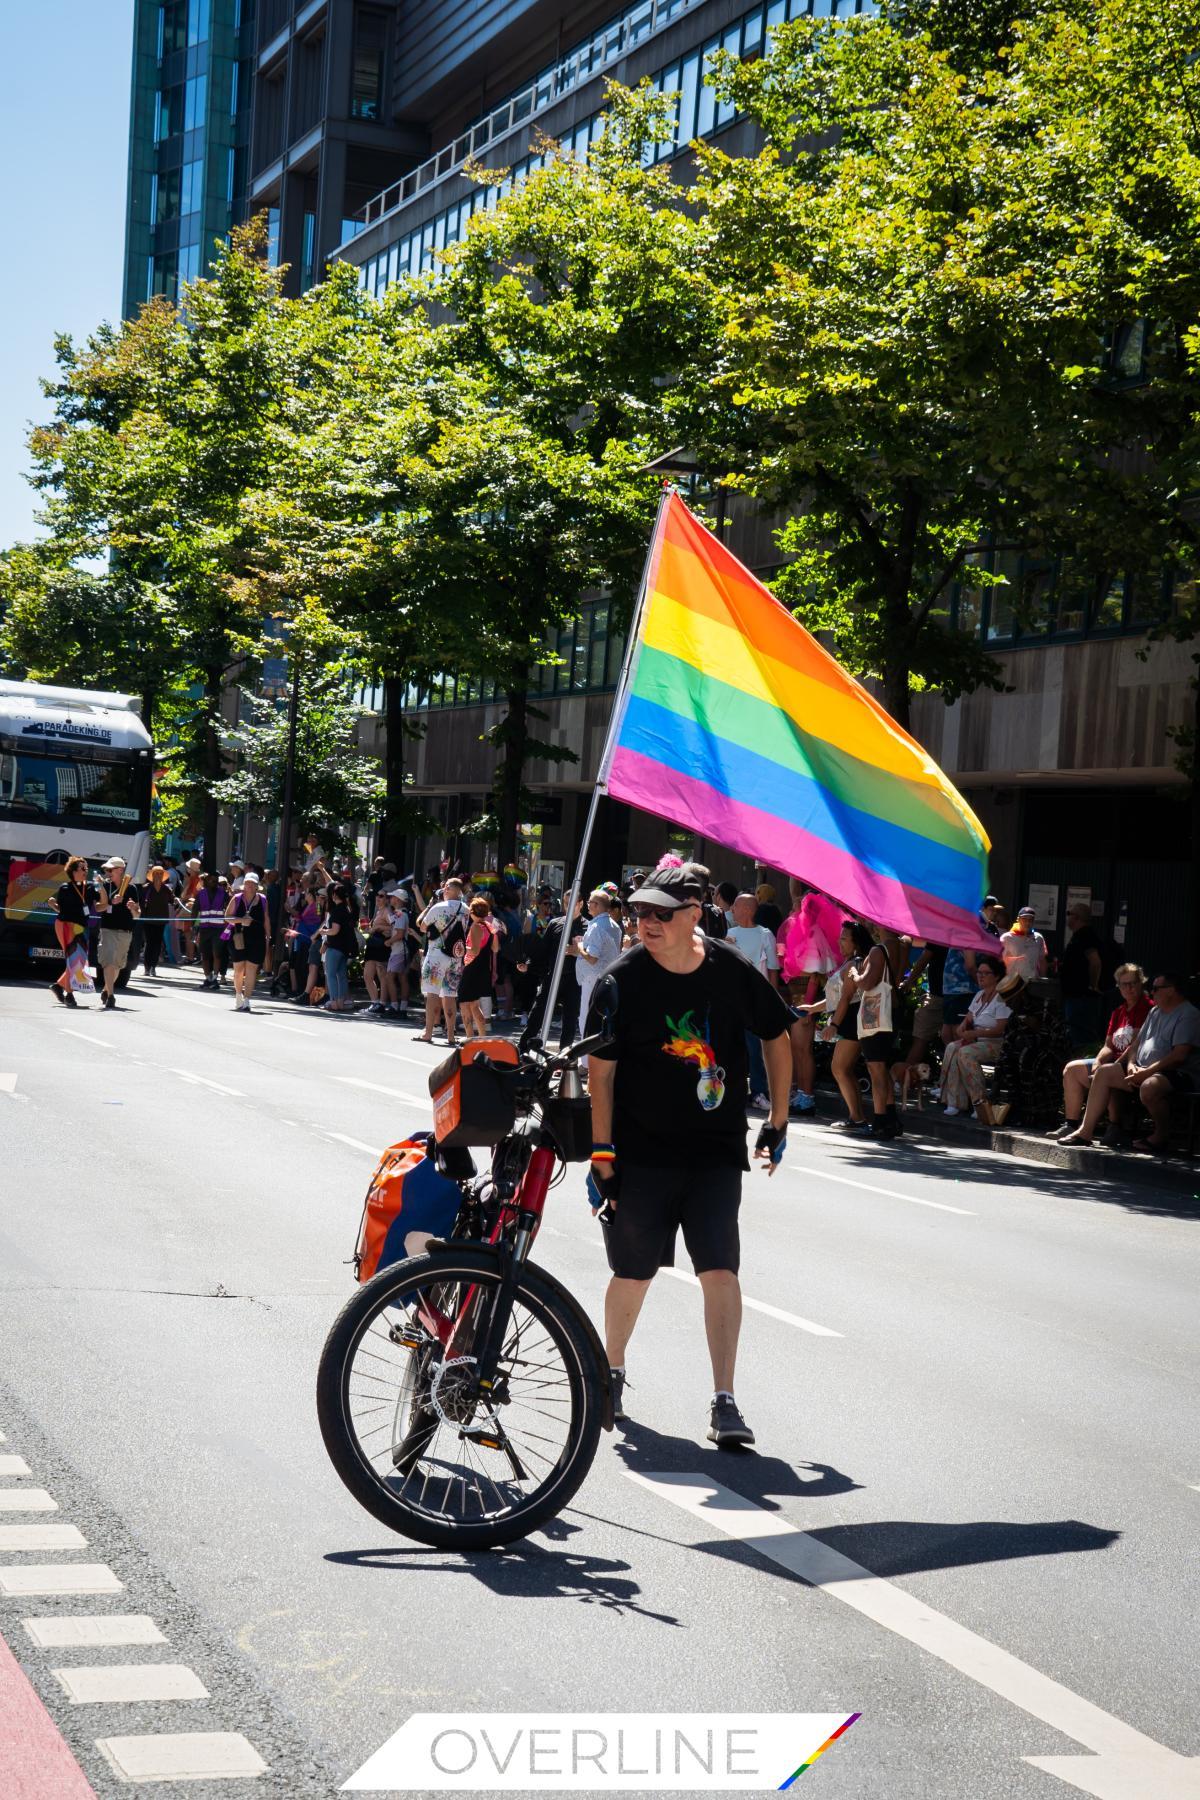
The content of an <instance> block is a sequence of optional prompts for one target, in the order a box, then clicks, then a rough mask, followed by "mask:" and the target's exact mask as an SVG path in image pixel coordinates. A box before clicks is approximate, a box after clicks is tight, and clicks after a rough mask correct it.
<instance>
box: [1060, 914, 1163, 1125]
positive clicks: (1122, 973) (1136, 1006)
mask: <svg viewBox="0 0 1200 1800" xmlns="http://www.w3.org/2000/svg"><path fill="white" fill-rule="evenodd" d="M1069 916H1070V915H1068V917H1069ZM1117 991H1118V993H1119V994H1120V996H1121V1004H1120V1006H1118V1008H1117V1010H1116V1011H1115V1012H1114V1014H1113V1015H1112V1018H1111V1019H1110V1020H1109V1021H1108V1031H1107V1033H1106V1034H1105V1038H1104V1042H1103V1044H1102V1045H1101V1047H1100V1049H1099V1051H1098V1052H1097V1054H1096V1055H1095V1056H1087V1057H1081V1058H1079V1059H1078V1060H1077V1061H1075V1062H1069V1063H1068V1064H1067V1066H1066V1068H1065V1069H1064V1070H1063V1112H1064V1113H1065V1114H1066V1117H1065V1119H1064V1120H1063V1122H1062V1124H1061V1125H1056V1126H1055V1127H1054V1128H1053V1130H1052V1131H1049V1132H1047V1134H1046V1135H1047V1137H1054V1138H1065V1137H1069V1136H1071V1135H1072V1134H1073V1133H1075V1132H1078V1130H1079V1128H1080V1125H1081V1123H1082V1120H1083V1109H1084V1104H1085V1102H1086V1100H1087V1091H1088V1088H1089V1087H1090V1086H1091V1084H1092V1080H1093V1078H1094V1076H1095V1074H1096V1071H1097V1070H1098V1069H1102V1068H1104V1067H1106V1066H1107V1065H1108V1064H1109V1063H1118V1062H1119V1063H1121V1064H1122V1065H1123V1064H1124V1063H1125V1062H1126V1061H1127V1060H1128V1056H1129V1052H1130V1050H1131V1049H1132V1047H1133V1040H1134V1038H1135V1037H1136V1036H1137V1034H1138V1032H1139V1031H1140V1030H1141V1028H1142V1026H1143V1024H1144V1023H1145V1019H1146V1014H1147V1013H1148V1012H1149V1011H1150V997H1149V995H1148V994H1147V993H1146V977H1145V974H1144V972H1143V971H1142V970H1141V969H1140V968H1139V967H1138V965H1137V963H1122V965H1121V967H1120V968H1119V969H1118V970H1117ZM1121 1103H1122V1100H1121V1094H1120V1091H1119V1090H1118V1089H1116V1088H1113V1089H1111V1090H1110V1093H1109V1097H1108V1125H1107V1127H1106V1128H1105V1132H1104V1136H1103V1137H1102V1138H1101V1140H1100V1141H1101V1143H1103V1144H1106V1145H1107V1146H1108V1148H1109V1149H1110V1150H1115V1149H1116V1148H1117V1146H1118V1145H1119V1143H1120V1141H1121V1137H1122V1132H1121V1112H1120V1109H1121Z"/></svg>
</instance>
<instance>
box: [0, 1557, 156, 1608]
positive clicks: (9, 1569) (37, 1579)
mask: <svg viewBox="0 0 1200 1800" xmlns="http://www.w3.org/2000/svg"><path fill="white" fill-rule="evenodd" d="M124 1591H125V1583H124V1582H123V1581H119V1580H118V1579H117V1577H116V1576H115V1575H114V1574H113V1572H112V1570H111V1569H110V1568H109V1566H108V1564H107V1563H9V1564H7V1565H0V1594H9V1595H11V1596H13V1597H15V1598H17V1599H26V1598H28V1597H29V1596H30V1595H32V1594H121V1593H124Z"/></svg>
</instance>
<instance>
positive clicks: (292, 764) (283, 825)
mask: <svg viewBox="0 0 1200 1800" xmlns="http://www.w3.org/2000/svg"><path fill="white" fill-rule="evenodd" d="M300 661H301V657H300V652H299V651H298V650H297V651H296V653H295V657H294V667H293V669H292V692H291V698H290V699H289V701H288V735H287V757H286V759H285V761H284V765H283V817H282V818H281V819H280V821H279V847H278V849H277V850H276V852H275V861H276V865H277V867H278V869H279V874H280V878H281V880H283V881H284V882H285V883H286V881H287V873H288V869H289V867H290V863H289V852H290V850H291V844H292V801H293V790H294V788H295V785H296V730H297V726H298V723H299V719H300Z"/></svg>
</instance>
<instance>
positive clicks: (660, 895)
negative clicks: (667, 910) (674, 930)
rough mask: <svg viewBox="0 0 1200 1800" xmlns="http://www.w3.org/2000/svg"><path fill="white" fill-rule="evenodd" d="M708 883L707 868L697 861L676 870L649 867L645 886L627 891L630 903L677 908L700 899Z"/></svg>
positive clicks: (631, 904) (632, 904) (633, 904)
mask: <svg viewBox="0 0 1200 1800" xmlns="http://www.w3.org/2000/svg"><path fill="white" fill-rule="evenodd" d="M707 882H708V870H707V869H704V868H701V866H700V864H699V863H690V862H689V863H683V864H682V865H681V866H680V867H679V868H677V869H672V868H666V869H652V870H651V871H650V873H649V875H647V877H646V880H645V883H644V885H643V886H642V887H640V888H635V889H634V891H633V893H632V894H630V896H629V904H630V906H635V905H644V906H671V907H674V908H676V909H678V908H679V907H681V906H688V905H690V904H691V903H692V901H700V900H703V898H704V889H705V886H706V884H707Z"/></svg>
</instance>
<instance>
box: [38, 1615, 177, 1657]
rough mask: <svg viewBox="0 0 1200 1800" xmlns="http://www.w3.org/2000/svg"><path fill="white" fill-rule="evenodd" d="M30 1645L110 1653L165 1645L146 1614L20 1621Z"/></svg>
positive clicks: (152, 1621)
mask: <svg viewBox="0 0 1200 1800" xmlns="http://www.w3.org/2000/svg"><path fill="white" fill-rule="evenodd" d="M21 1624H22V1625H23V1627H24V1629H25V1635H26V1637H27V1638H28V1639H29V1641H30V1643H31V1644H33V1645H35V1646H36V1647H37V1649H39V1650H102V1649H103V1650H113V1649H128V1648H129V1647H130V1646H131V1645H133V1644H165V1643H166V1641H167V1638H166V1634H165V1632H162V1631H160V1630H159V1629H158V1626H157V1625H156V1624H155V1623H154V1620H153V1619H152V1618H151V1617H150V1615H149V1613H98V1614H96V1615H95V1616H94V1617H93V1616H92V1615H91V1614H87V1613H82V1614H76V1615H74V1616H69V1615H68V1616H65V1617H60V1616H58V1615H54V1616H52V1617H49V1618H45V1619H22V1620H21Z"/></svg>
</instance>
